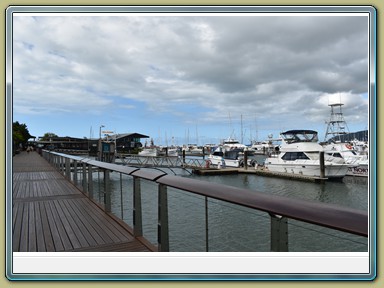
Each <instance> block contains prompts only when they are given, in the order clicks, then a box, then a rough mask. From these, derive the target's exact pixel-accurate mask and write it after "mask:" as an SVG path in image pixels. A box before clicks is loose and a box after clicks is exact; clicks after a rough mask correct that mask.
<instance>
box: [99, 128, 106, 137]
mask: <svg viewBox="0 0 384 288" xmlns="http://www.w3.org/2000/svg"><path fill="white" fill-rule="evenodd" d="M103 127H105V126H104V125H100V128H99V139H101V128H103Z"/></svg>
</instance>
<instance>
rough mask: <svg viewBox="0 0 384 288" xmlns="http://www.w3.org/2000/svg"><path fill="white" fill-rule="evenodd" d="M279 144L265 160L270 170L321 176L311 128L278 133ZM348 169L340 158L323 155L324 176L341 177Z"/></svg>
mask: <svg viewBox="0 0 384 288" xmlns="http://www.w3.org/2000/svg"><path fill="white" fill-rule="evenodd" d="M280 137H281V141H282V143H281V145H280V147H279V148H278V149H276V150H277V151H276V152H277V153H274V154H271V155H270V156H269V157H267V158H266V160H265V167H266V168H267V169H268V170H269V171H272V172H282V173H293V174H300V175H304V176H311V177H321V175H322V174H321V170H320V152H323V151H324V150H323V147H322V146H321V145H320V144H318V135H317V132H316V131H313V130H289V131H286V132H283V133H281V134H280ZM347 170H348V166H347V165H346V164H345V161H344V160H343V159H342V158H338V157H333V156H330V155H324V177H326V178H329V179H337V178H339V179H341V178H343V177H344V176H345V175H346V173H347Z"/></svg>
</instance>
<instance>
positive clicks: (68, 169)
mask: <svg viewBox="0 0 384 288" xmlns="http://www.w3.org/2000/svg"><path fill="white" fill-rule="evenodd" d="M65 176H67V178H68V179H69V180H71V160H70V159H69V158H65Z"/></svg>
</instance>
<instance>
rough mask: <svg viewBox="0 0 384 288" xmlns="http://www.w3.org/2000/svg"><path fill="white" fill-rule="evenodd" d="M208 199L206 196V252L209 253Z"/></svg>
mask: <svg viewBox="0 0 384 288" xmlns="http://www.w3.org/2000/svg"><path fill="white" fill-rule="evenodd" d="M208 223H209V221H208V197H207V196H205V252H208V251H209V228H208Z"/></svg>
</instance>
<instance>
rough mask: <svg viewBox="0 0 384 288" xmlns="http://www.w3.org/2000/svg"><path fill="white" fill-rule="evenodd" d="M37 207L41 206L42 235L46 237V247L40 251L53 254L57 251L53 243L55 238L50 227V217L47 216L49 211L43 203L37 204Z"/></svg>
mask: <svg viewBox="0 0 384 288" xmlns="http://www.w3.org/2000/svg"><path fill="white" fill-rule="evenodd" d="M36 204H37V205H39V210H40V215H41V226H42V234H43V237H44V244H45V247H44V248H42V250H39V252H40V251H44V252H45V251H47V252H52V251H55V245H54V243H53V238H52V233H51V229H50V227H49V222H48V216H47V211H46V210H45V205H44V203H41V202H36Z"/></svg>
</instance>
